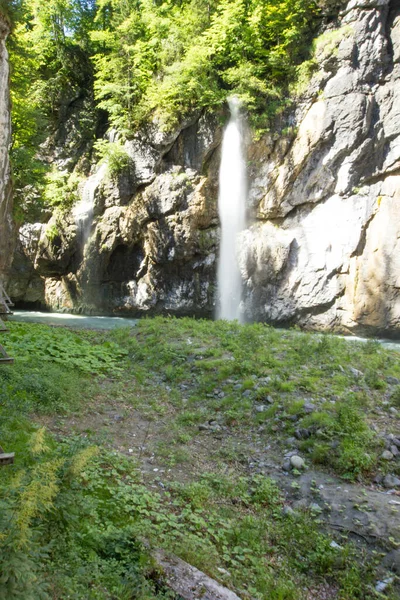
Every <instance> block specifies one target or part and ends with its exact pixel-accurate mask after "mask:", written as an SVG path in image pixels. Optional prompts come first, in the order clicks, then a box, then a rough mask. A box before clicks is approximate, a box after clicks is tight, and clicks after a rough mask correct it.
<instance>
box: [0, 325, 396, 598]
mask: <svg viewBox="0 0 400 600" xmlns="http://www.w3.org/2000/svg"><path fill="white" fill-rule="evenodd" d="M10 328H11V333H10V337H9V338H8V340H9V342H8V344H7V349H8V350H9V352H10V353H11V354H12V355H14V356H15V358H16V362H15V365H14V366H12V367H10V368H4V369H3V368H2V369H1V370H0V425H1V436H0V438H1V439H0V441H1V444H2V446H3V447H4V448H5V449H6V450H14V451H16V457H17V459H16V464H15V465H14V466H12V467H7V468H4V469H3V471H2V475H3V473H4V475H5V477H3V478H2V480H1V483H0V504H1V507H2V511H3V512H2V514H3V518H2V519H1V522H0V545H2V546H3V548H2V550H3V552H2V553H1V554H2V556H3V558H2V559H1V560H2V561H3V564H2V572H3V573H7V572H10V573H13V574H14V575H13V577H14V580H13V581H14V583H13V585H14V588H13V587H12V585H11V583H10V581H11V579H7V578H5V577H4V576H3V577H2V578H0V598H1V597H7V599H9V600H13V599H14V598H15V599H17V598H20V599H22V600H24V599H25V598H26V599H27V600H29V599H30V598H31V597H32V598H44V599H48V598H54V599H55V598H61V597H63V598H64V597H65V598H66V597H73V598H77V599H80V598H82V599H84V598H85V599H86V598H90V599H92V598H93V599H96V600H97V599H99V600H103V599H104V600H105V599H111V598H121V599H122V600H123V599H124V598H127V599H128V598H143V599H144V598H146V599H148V600H150V599H151V598H165V597H169V596H168V593H167V592H166V591H165V590H163V589H160V587H159V586H158V584H157V581H158V579H157V577H154V565H153V564H152V562H151V559H150V558H149V555H148V552H147V551H146V549H145V548H144V546H143V543H142V542H143V540H147V542H149V543H150V545H152V546H156V547H157V546H161V547H164V548H166V549H168V550H171V551H173V552H175V553H177V554H178V555H179V556H181V557H182V558H183V559H186V560H188V561H189V562H191V563H192V564H193V565H194V566H197V567H199V568H200V569H202V570H205V571H206V572H208V573H209V574H210V575H211V576H213V577H215V578H217V579H219V580H220V581H221V582H222V583H225V584H226V585H228V586H229V587H231V588H234V589H236V590H237V592H238V593H239V595H240V596H241V597H242V598H243V599H246V598H250V597H251V598H255V599H260V600H261V599H264V598H268V599H272V600H274V599H276V600H278V599H280V600H282V599H286V600H302V599H305V598H307V594H308V593H309V592H310V591H311V590H314V593H317V592H315V590H318V589H319V587H320V586H328V587H329V586H331V587H333V588H335V589H336V590H337V595H336V597H337V598H341V599H348V600H350V599H357V598H374V597H375V593H374V581H376V577H377V576H376V565H375V562H376V561H375V562H374V560H371V556H368V557H367V556H366V555H365V554H364V552H363V551H360V550H359V549H356V548H355V547H353V546H352V545H351V544H349V543H347V542H346V541H344V540H341V539H340V540H339V542H340V549H338V548H337V547H336V546H335V545H332V543H331V542H332V538H331V537H330V535H328V534H327V533H326V532H325V533H324V532H323V531H322V530H321V516H320V515H319V514H314V513H313V512H312V511H310V510H308V509H306V510H303V511H296V513H295V514H291V513H290V512H285V511H284V510H283V509H284V506H285V502H286V501H285V496H284V494H283V493H282V491H281V490H280V489H279V486H278V483H277V481H274V480H273V479H271V478H269V477H266V476H264V475H262V474H251V473H249V471H248V470H246V469H245V468H244V467H243V465H245V464H247V461H248V456H249V454H250V452H251V450H250V449H251V447H252V446H253V445H254V444H259V447H260V448H262V447H266V446H267V445H268V447H270V446H271V444H272V447H271V449H270V452H271V455H272V456H282V455H283V453H284V449H285V447H286V446H285V444H286V439H287V438H288V437H296V436H298V442H297V443H298V450H299V452H301V453H302V454H303V455H305V457H306V463H307V464H312V463H314V465H315V466H316V467H318V468H319V469H321V468H322V469H325V470H326V471H327V473H332V474H336V476H340V477H343V478H345V479H353V480H354V479H356V480H360V481H369V480H370V479H371V478H372V477H373V476H374V475H375V474H376V473H378V472H380V471H381V472H382V473H384V472H385V469H386V470H387V465H386V464H383V461H382V460H381V458H380V455H381V453H382V445H381V441H380V438H379V437H378V436H377V434H376V432H375V431H374V429H373V428H372V425H373V424H374V423H375V421H376V418H379V419H381V420H382V419H383V420H384V419H386V418H387V414H388V413H387V409H388V407H390V406H398V405H399V400H398V398H399V397H400V394H399V386H396V385H392V384H390V385H389V384H388V383H387V378H388V377H389V381H390V377H391V378H397V377H399V378H400V363H399V358H398V354H397V353H395V352H387V351H385V350H384V349H382V348H381V347H380V346H379V345H377V344H374V343H372V342H371V343H367V344H361V343H348V342H346V341H344V340H341V339H337V338H333V337H330V336H319V335H311V334H301V333H299V332H298V331H295V330H290V331H283V330H275V329H273V328H271V327H268V326H265V325H263V324H255V325H246V326H240V325H239V324H237V323H227V322H215V323H210V322H208V321H201V320H199V321H196V320H191V319H179V320H178V319H169V318H154V319H144V320H142V321H141V322H140V324H139V326H138V327H137V328H134V329H126V330H116V331H111V332H93V331H80V332H79V333H76V332H72V331H69V330H65V329H61V328H50V327H46V326H36V325H20V324H16V323H11V324H10ZM354 369H356V370H357V371H359V372H360V373H361V375H360V374H357V375H355V373H354ZM260 405H261V407H262V409H258V407H259V406H260ZM120 406H122V407H123V410H124V411H125V412H124V414H123V415H122V417H121V418H122V423H125V421H126V422H127V425H126V431H125V433H124V432H123V433H122V434H121V433H118V435H120V436H121V439H120V440H119V441H118V442H117V441H115V440H113V439H112V437H113V435H117V429H112V427H109V426H108V423H109V420H108V421H107V428H108V429H107V435H105V433H104V431H105V430H101V431H100V430H99V427H98V423H100V422H101V420H102V419H103V420H104V419H105V418H106V417H107V415H108V414H109V412H110V410H111V409H112V410H114V411H115V410H117V409H118V407H120ZM377 409H379V411H380V412H379V416H378V417H377V415H376V410H377ZM118 410H119V409H118ZM132 411H134V412H132ZM131 415H136V416H135V419H137V418H138V417H137V415H140V418H142V419H145V420H146V421H145V422H146V423H147V425H146V428H147V429H146V431H145V433H144V434H143V440H142V441H140V448H141V449H140V452H139V454H137V453H133V454H131V455H129V454H127V449H125V451H121V452H119V451H116V450H115V447H116V446H118V447H119V446H121V447H122V445H123V444H125V443H129V444H133V441H132V440H133V438H132V433H131V432H132V427H133V421H132V422H131V421H130V419H131ZM107 418H108V417H107ZM46 419H47V421H46ZM96 419H98V421H96ZM132 419H133V417H132ZM35 422H36V423H40V424H42V423H43V422H50V423H52V424H53V425H52V426H54V424H56V425H57V426H54V427H53V428H54V431H55V435H54V434H51V433H50V432H45V431H44V429H43V428H42V427H40V426H39V425H35V424H34V423H35ZM73 422H74V423H75V424H77V425H76V429H74V428H73V427H72V426H71V425H69V424H70V423H73ZM387 422H388V426H390V424H391V423H393V420H389V419H387ZM79 426H80V427H81V428H80V429H79ZM122 426H123V425H121V427H122ZM66 430H67V431H66ZM149 432H150V433H149ZM299 432H300V433H299ZM304 432H306V433H304ZM298 434H299V435H298ZM300 434H301V435H300ZM104 435H105V437H102V436H104ZM302 435H303V437H302ZM123 436H125V437H123ZM124 452H125V456H124ZM153 455H154V456H156V458H157V469H156V471H158V470H159V468H160V467H162V471H163V472H164V471H165V472H167V471H168V469H170V470H171V472H172V474H171V476H170V477H169V478H160V479H159V481H160V482H162V483H163V485H162V486H161V487H159V491H156V490H155V488H154V485H155V483H156V485H157V481H158V480H157V477H158V475H156V474H154V473H153V479H152V481H151V482H150V480H149V479H148V481H149V485H146V481H147V480H146V477H145V478H144V479H143V476H142V474H141V472H140V461H139V462H138V459H140V460H143V459H144V458H146V459H150V458H151V457H152V456H153ZM133 457H136V459H135V458H133ZM392 472H393V467H392ZM394 472H395V471H394ZM180 473H181V474H182V477H181V479H179V474H180ZM27 500H29V502H27ZM24 506H25V507H26V506H30V507H31V512H30V513H29V511H28V513H27V512H26V509H25V508H24ZM4 515H6V516H5V517H4ZM22 534H24V535H25V541H23V543H21V536H22ZM13 561H14V562H13ZM10 586H11V587H10ZM29 590H32V591H30V592H29ZM390 593H391V592H390V591H389V592H388V596H387V597H389V598H390V597H391V596H390ZM2 594H3V596H2ZM29 594H31V595H29ZM393 594H394V592H393ZM392 597H393V598H394V597H395V596H394V595H393V596H392Z"/></svg>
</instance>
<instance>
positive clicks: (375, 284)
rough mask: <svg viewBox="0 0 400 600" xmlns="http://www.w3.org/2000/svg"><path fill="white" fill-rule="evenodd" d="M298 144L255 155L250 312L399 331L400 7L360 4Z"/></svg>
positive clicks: (246, 269) (330, 58)
mask: <svg viewBox="0 0 400 600" xmlns="http://www.w3.org/2000/svg"><path fill="white" fill-rule="evenodd" d="M316 48H317V49H316V60H317V61H318V64H319V69H318V71H317V72H316V73H315V75H314V76H313V78H312V80H311V82H310V85H309V90H308V97H307V98H303V102H302V103H301V104H299V106H298V108H297V111H296V114H295V115H294V116H293V124H294V125H295V126H296V128H297V134H296V135H295V137H293V139H292V140H291V143H290V144H288V142H287V140H282V139H281V140H279V139H278V140H277V141H271V139H264V140H263V141H262V143H261V144H260V145H259V146H258V147H257V146H256V145H254V146H253V147H252V148H251V151H250V155H251V158H252V164H253V167H252V176H251V189H250V199H251V205H252V207H253V216H254V224H253V225H252V227H251V228H250V230H249V231H247V232H245V234H244V240H245V244H244V246H245V251H244V253H243V256H242V272H243V277H244V279H245V280H246V281H247V298H246V308H247V313H248V314H249V315H250V314H252V315H254V316H256V318H259V319H266V320H271V321H274V322H294V321H295V322H298V323H300V324H302V325H306V326H311V327H316V328H319V329H341V330H346V329H357V328H358V329H364V330H367V331H368V330H372V331H374V332H376V331H379V330H393V331H394V330H398V329H399V324H400V304H399V302H398V298H399V291H398V285H399V281H400V279H399V278H400V264H399V253H398V248H397V245H398V236H399V233H400V229H399V215H398V211H399V201H400V170H399V169H400V119H399V115H398V113H399V110H400V81H399V76H400V7H399V5H398V3H396V2H387V1H384V0H382V1H381V2H372V1H371V2H368V1H366V2H361V3H356V2H350V4H349V5H348V7H347V8H346V10H344V11H343V13H342V15H341V17H340V22H339V24H338V29H337V30H336V31H334V32H328V33H326V34H325V36H324V37H322V38H321V41H320V43H318V42H317V46H316Z"/></svg>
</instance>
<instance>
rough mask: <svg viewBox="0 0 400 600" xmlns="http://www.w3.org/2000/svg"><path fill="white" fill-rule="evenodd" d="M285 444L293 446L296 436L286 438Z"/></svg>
mask: <svg viewBox="0 0 400 600" xmlns="http://www.w3.org/2000/svg"><path fill="white" fill-rule="evenodd" d="M286 444H287V445H288V446H295V445H296V438H294V437H289V438H287V440H286Z"/></svg>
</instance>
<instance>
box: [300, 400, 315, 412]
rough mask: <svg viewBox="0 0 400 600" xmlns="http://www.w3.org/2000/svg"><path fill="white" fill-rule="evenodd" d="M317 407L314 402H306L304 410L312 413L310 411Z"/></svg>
mask: <svg viewBox="0 0 400 600" xmlns="http://www.w3.org/2000/svg"><path fill="white" fill-rule="evenodd" d="M316 408H317V407H316V406H315V404H313V403H312V402H306V403H305V404H304V405H303V410H304V412H305V413H307V414H310V413H312V412H314V411H315V410H316Z"/></svg>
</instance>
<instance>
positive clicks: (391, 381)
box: [386, 375, 400, 385]
mask: <svg viewBox="0 0 400 600" xmlns="http://www.w3.org/2000/svg"><path fill="white" fill-rule="evenodd" d="M386 383H388V384H389V385H399V384H400V379H397V377H392V376H391V375H389V376H388V377H386Z"/></svg>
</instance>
